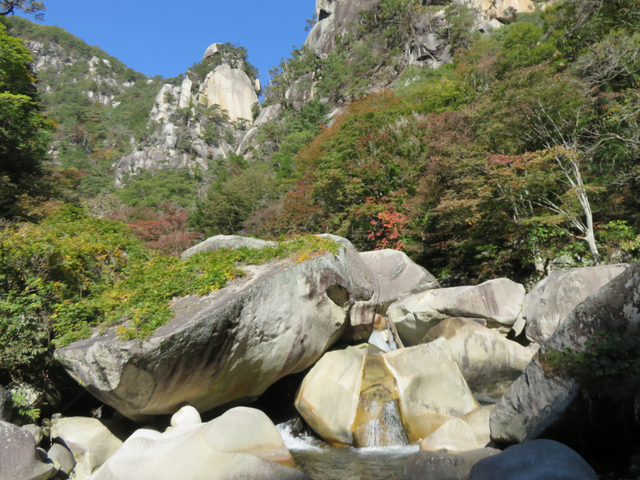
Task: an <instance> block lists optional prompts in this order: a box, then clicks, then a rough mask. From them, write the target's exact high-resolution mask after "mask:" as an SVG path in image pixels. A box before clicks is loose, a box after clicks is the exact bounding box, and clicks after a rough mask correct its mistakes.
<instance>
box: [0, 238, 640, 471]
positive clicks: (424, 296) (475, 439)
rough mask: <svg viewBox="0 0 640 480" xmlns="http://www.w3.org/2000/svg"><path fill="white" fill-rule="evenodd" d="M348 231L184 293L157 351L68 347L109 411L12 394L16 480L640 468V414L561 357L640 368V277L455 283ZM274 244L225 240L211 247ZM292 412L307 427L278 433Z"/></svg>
mask: <svg viewBox="0 0 640 480" xmlns="http://www.w3.org/2000/svg"><path fill="white" fill-rule="evenodd" d="M329 238H331V239H332V240H333V241H335V242H336V243H337V244H338V246H339V248H338V249H337V250H336V252H335V253H331V252H327V253H325V254H323V255H319V256H313V257H311V258H306V259H302V260H303V261H300V260H301V259H298V261H294V260H291V259H284V260H278V261H274V262H270V263H268V264H264V265H259V266H252V267H246V268H245V273H246V276H245V277H242V278H240V279H238V280H235V281H234V282H232V283H231V284H230V285H229V286H228V287H226V288H224V289H222V290H219V291H217V292H214V293H212V294H209V295H206V296H202V297H198V296H191V297H186V298H182V299H175V301H174V302H173V306H172V308H173V309H174V318H173V320H172V321H171V322H170V323H168V324H167V325H165V326H163V327H161V328H160V329H158V330H157V331H156V332H155V333H154V334H152V335H151V337H149V338H148V339H146V340H121V339H120V338H119V337H118V335H117V330H116V329H115V328H114V329H112V330H107V331H96V332H95V333H94V335H93V336H92V337H91V338H90V339H87V340H82V341H79V342H76V343H73V344H71V345H69V346H67V347H65V348H62V349H60V350H58V351H57V352H56V358H57V359H58V361H59V362H60V363H61V364H62V365H64V366H65V368H66V369H67V371H68V372H69V373H70V375H71V376H72V377H73V378H75V379H76V380H77V381H78V382H79V383H80V385H82V386H83V387H84V388H85V389H86V390H87V391H88V392H89V393H90V394H91V395H92V396H93V397H95V399H97V401H98V403H97V405H100V404H102V405H103V407H100V408H98V410H95V411H94V412H93V415H94V417H101V418H90V417H89V415H88V414H87V415H86V416H84V417H83V416H80V417H78V416H75V417H65V416H56V417H54V418H52V419H51V420H50V421H49V420H48V419H47V422H43V423H42V425H25V426H22V427H20V426H17V425H14V424H12V423H9V422H10V421H14V422H16V423H21V422H20V421H19V416H15V415H12V412H11V408H10V401H9V400H8V401H7V402H5V403H4V405H5V406H4V407H3V408H0V411H1V412H2V418H0V421H2V423H1V424H0V426H2V428H1V429H0V439H1V440H2V442H3V444H4V445H5V447H6V448H5V449H4V450H0V479H2V480H14V479H15V480H25V479H49V478H57V479H63V478H75V479H76V480H81V479H92V480H112V479H113V480H115V479H119V480H127V479H129V478H131V479H132V480H133V479H136V480H140V479H143V480H144V479H149V480H152V479H156V478H157V479H164V480H166V479H174V478H175V479H180V480H189V479H193V480H198V479H203V478H207V479H236V478H246V479H254V478H255V479H258V478H260V479H267V478H274V479H275V478H278V479H283V478H291V479H298V478H299V479H306V478H314V479H317V480H318V479H351V478H354V479H356V478H361V479H378V478H380V479H382V478H385V479H396V478H397V479H401V478H402V479H409V480H414V479H415V480H419V479H431V480H433V479H465V478H469V479H472V480H480V479H485V478H487V479H488V478H502V479H511V478H514V479H515V478H518V479H519V480H522V479H524V480H526V479H528V478H531V479H534V478H549V479H553V478H558V479H560V478H562V479H573V478H575V479H589V478H597V476H596V474H595V472H594V470H593V469H592V468H591V466H589V464H588V463H587V462H586V461H585V460H584V459H583V458H582V457H581V456H580V455H579V454H578V453H576V451H578V452H580V453H581V454H583V455H584V456H585V457H586V458H587V459H588V460H590V461H596V460H597V459H598V458H599V457H598V454H599V456H600V457H606V456H607V455H609V454H608V453H607V452H608V450H607V449H610V451H614V450H616V449H617V451H618V457H619V458H623V459H624V458H626V460H624V461H623V462H622V463H623V464H624V468H625V469H627V470H626V472H627V473H629V475H632V474H633V471H634V470H633V469H634V468H637V467H634V464H635V463H634V462H636V460H634V458H635V457H634V456H633V454H634V452H633V449H634V448H635V447H636V446H637V445H640V435H638V428H637V426H636V425H637V420H636V419H635V418H634V417H633V413H634V412H635V410H634V409H633V408H631V409H629V408H628V407H629V405H626V404H625V405H622V406H621V408H620V409H618V411H616V412H612V411H611V410H612V409H611V408H610V405H611V400H610V399H609V400H607V399H605V398H604V397H603V398H601V396H599V395H595V394H594V393H593V391H592V390H588V389H587V388H586V387H587V386H586V384H585V385H582V383H581V382H583V383H584V381H583V379H582V378H578V377H576V376H575V375H573V374H572V373H571V371H567V372H561V371H559V367H558V364H557V362H556V363H552V362H551V360H553V359H554V358H556V359H557V357H558V354H561V353H562V352H571V354H572V355H574V354H579V353H580V352H585V354H586V355H592V353H593V351H594V350H593V349H594V346H593V345H594V343H593V341H590V339H598V338H605V339H612V338H613V339H614V340H615V341H617V342H619V343H618V344H616V345H619V346H620V345H627V344H628V345H630V346H628V349H629V350H630V351H631V353H630V355H631V357H632V356H633V354H634V353H633V348H635V347H634V345H635V343H634V342H635V340H634V339H635V338H636V337H637V335H638V328H639V327H638V325H640V313H638V312H640V266H639V265H638V264H633V265H610V266H603V267H592V268H581V269H572V270H568V271H560V272H555V273H553V274H551V275H550V276H549V277H547V278H546V279H544V280H543V281H542V282H540V283H539V284H538V285H537V286H536V287H535V288H533V289H532V290H531V291H530V292H528V293H527V292H526V291H525V288H524V287H523V286H522V285H519V284H517V283H515V282H512V281H511V280H508V279H494V280H491V281H489V282H485V283H483V284H481V285H470V286H462V287H455V288H440V286H439V284H438V282H437V280H436V279H435V278H434V277H433V276H432V275H431V274H430V273H429V272H428V271H427V270H425V269H424V268H422V267H420V266H418V265H416V264H414V263H413V262H412V261H411V260H410V259H409V258H408V257H407V256H406V255H404V254H402V253H400V252H396V251H390V250H383V251H378V252H366V253H358V252H357V251H356V250H355V249H354V248H353V246H352V245H351V244H350V243H349V242H348V241H346V240H345V239H342V238H339V237H333V236H329ZM262 246H263V244H262V243H261V242H255V241H249V240H247V239H242V238H239V237H214V238H212V239H209V240H207V241H206V242H205V243H203V244H202V245H200V246H198V247H196V250H198V249H200V250H203V249H204V250H206V249H216V248H232V249H233V248H262ZM603 332H604V333H603ZM616 339H617V340H616ZM621 339H622V340H621ZM607 341H609V340H607ZM620 342H622V343H620ZM625 342H626V343H625ZM605 345H606V346H607V348H609V349H611V348H614V347H612V346H611V345H608V344H605ZM625 348H626V347H625ZM619 350H624V349H623V348H620V349H619ZM554 355H555V356H554ZM583 357H584V355H583ZM631 357H630V358H631ZM572 358H573V357H572ZM594 358H595V361H599V360H600V357H598V356H596V357H594ZM550 359H551V360H550ZM627 360H629V359H628V358H627ZM616 361H617V363H616V365H618V367H619V369H621V368H622V366H623V364H622V362H623V359H622V358H617V360H616ZM625 365H626V364H625ZM629 365H630V364H629ZM603 368H604V369H605V370H606V368H607V367H606V365H605V366H603ZM605 370H603V373H604V372H605ZM572 375H573V376H572ZM618 375H619V377H615V378H614V380H615V379H616V378H617V379H627V380H629V379H631V380H633V378H635V377H633V375H629V374H628V372H625V371H618ZM625 375H626V376H625ZM609 377H610V376H607V379H608V380H607V381H608V382H609V383H606V384H605V383H603V385H607V386H610V385H612V384H611V379H610V378H609ZM291 379H297V380H291ZM282 382H285V383H286V384H287V387H286V388H285V389H284V390H276V391H275V393H274V391H272V390H273V388H274V387H276V386H278V385H281V384H282ZM629 385H631V387H632V386H633V382H632V381H631V383H630V384H629ZM2 391H3V390H2ZM2 391H0V393H2ZM267 391H268V392H267ZM265 392H267V394H265ZM267 396H268V397H269V398H270V401H271V403H272V405H271V406H270V407H269V408H262V404H261V401H262V402H264V399H265V398H266V397H267ZM261 398H262V400H259V399H261ZM627 400H628V399H627ZM631 400H633V398H632V399H631ZM256 401H257V403H255V402H256ZM607 402H609V403H607ZM633 404H634V403H633V401H631V406H633ZM237 405H248V407H244V406H243V407H238V406H237ZM274 405H275V407H274ZM0 406H2V405H0ZM294 406H295V411H294V410H293V407H294ZM254 407H255V408H254ZM585 408H588V409H590V410H589V412H591V413H590V414H589V415H585V414H584V412H585V411H586V410H585ZM594 408H595V410H594ZM625 408H626V410H625ZM103 409H104V412H115V413H113V414H109V413H104V415H101V412H102V411H103ZM264 411H268V413H269V414H270V415H271V417H272V418H269V416H267V415H265V413H264ZM594 411H595V412H596V413H595V414H594V413H593V412H594ZM284 412H289V413H284ZM291 412H295V413H291ZM63 413H64V412H63ZM292 414H294V415H295V416H296V417H297V420H296V423H295V425H296V427H295V428H293V423H291V422H289V423H282V424H280V425H278V427H276V426H275V424H274V421H273V420H276V417H278V418H282V417H283V416H286V415H289V416H291V415H292ZM201 415H202V416H204V418H205V421H203V420H202V418H201ZM111 417H112V418H111ZM3 420H6V421H3ZM543 439H544V440H543ZM556 440H559V441H560V442H561V443H558V442H557V441H556ZM38 445H40V446H41V447H42V448H40V449H37V448H36V447H37V446H38ZM509 445H513V446H511V447H509ZM507 447H508V448H507ZM503 450H504V451H503ZM625 462H626V463H625ZM636 463H640V462H636ZM629 469H630V470H629ZM630 478H631V477H630Z"/></svg>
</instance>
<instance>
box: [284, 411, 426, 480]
mask: <svg viewBox="0 0 640 480" xmlns="http://www.w3.org/2000/svg"><path fill="white" fill-rule="evenodd" d="M277 428H278V430H279V431H280V435H281V436H282V438H283V440H284V443H285V446H286V447H287V448H288V449H289V451H290V452H291V455H293V458H294V460H295V462H296V468H299V469H300V470H302V471H303V472H305V473H306V474H308V475H309V476H311V478H313V480H361V479H362V480H378V479H379V480H383V479H385V480H402V479H403V478H404V476H403V472H404V467H405V465H406V463H407V459H408V458H409V456H411V455H412V454H413V453H415V452H417V451H419V450H420V446H419V445H404V446H397V447H373V448H353V447H342V448H340V447H331V446H327V445H326V444H323V443H322V442H320V441H318V440H317V439H315V438H313V437H311V436H305V435H300V436H293V435H292V434H291V427H290V425H289V424H288V423H282V424H280V425H278V426H277Z"/></svg>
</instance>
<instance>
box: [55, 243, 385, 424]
mask: <svg viewBox="0 0 640 480" xmlns="http://www.w3.org/2000/svg"><path fill="white" fill-rule="evenodd" d="M245 272H246V277H242V278H237V279H236V280H234V281H232V282H231V283H230V285H229V286H227V287H226V288H224V289H221V290H219V291H216V292H214V293H212V294H210V295H207V296H204V297H198V296H190V297H186V298H181V299H176V300H175V301H174V303H173V305H172V308H173V310H174V312H175V315H174V318H173V319H172V320H171V321H170V322H169V323H168V324H167V325H164V326H163V327H160V328H159V329H158V330H157V331H156V332H155V333H154V334H152V335H151V336H150V337H149V338H148V339H146V340H128V341H123V340H120V339H118V338H117V335H116V329H115V328H112V329H109V330H108V331H106V332H105V333H104V334H99V333H96V334H95V336H93V337H92V338H90V339H87V340H81V341H78V342H75V343H73V344H71V345H69V346H67V347H64V348H61V349H59V350H57V351H56V358H57V359H58V360H59V361H60V363H62V364H63V365H64V367H65V368H66V369H67V370H68V371H69V372H70V373H71V375H72V376H73V377H74V378H76V379H77V380H78V381H79V382H80V383H81V384H82V385H83V386H84V387H86V388H87V390H88V391H89V392H90V393H92V394H93V395H94V396H96V397H97V398H99V399H100V400H101V401H103V402H104V403H106V404H109V405H111V406H113V407H114V408H116V409H118V410H119V411H120V412H121V413H122V414H124V415H125V416H128V417H130V418H132V419H136V420H144V419H145V416H148V415H157V414H173V413H175V412H176V411H177V410H178V409H179V408H180V407H182V406H183V405H185V404H189V405H193V406H194V407H195V408H197V409H198V410H199V411H206V410H209V409H212V408H214V407H216V406H219V405H223V404H226V403H229V402H232V401H237V400H241V399H244V400H246V401H249V400H252V399H255V398H256V397H258V396H259V395H261V394H262V393H264V391H265V390H266V389H267V388H268V387H269V386H270V385H271V384H273V383H274V382H275V381H277V380H279V379H280V378H282V377H284V376H285V375H288V374H290V373H296V372H300V371H302V370H305V369H306V368H308V367H309V366H311V365H312V364H313V363H315V362H316V361H317V360H318V359H319V358H320V357H321V356H322V354H323V353H324V352H325V351H326V350H327V349H328V348H329V347H330V346H332V345H333V344H334V343H335V342H336V341H337V340H338V339H339V338H340V336H341V335H342V334H343V333H344V332H345V331H346V330H347V328H348V327H350V322H349V319H352V318H355V317H356V315H351V310H353V309H356V308H357V307H358V304H359V303H361V302H365V301H367V300H369V299H371V298H372V296H373V294H374V288H373V286H372V284H371V283H370V281H371V279H372V274H371V273H370V272H369V270H368V269H367V268H366V266H365V265H364V263H363V262H362V260H361V259H360V256H359V254H358V252H356V251H355V249H354V248H353V247H352V246H351V244H349V243H348V242H347V241H346V240H344V241H343V242H342V243H341V244H340V247H339V249H338V253H337V254H336V255H334V254H332V253H326V254H323V255H319V256H316V257H313V258H311V259H309V260H307V261H303V262H296V261H294V260H293V259H284V260H277V261H272V262H270V263H267V264H263V265H255V266H249V267H245ZM365 310H366V309H365ZM362 311H363V310H362V309H360V312H362ZM362 317H363V314H361V315H360V316H359V317H358V318H359V321H360V322H364V321H365V319H363V318H362ZM370 317H371V318H369V319H368V321H369V330H370V329H371V324H372V323H373V311H371V315H370Z"/></svg>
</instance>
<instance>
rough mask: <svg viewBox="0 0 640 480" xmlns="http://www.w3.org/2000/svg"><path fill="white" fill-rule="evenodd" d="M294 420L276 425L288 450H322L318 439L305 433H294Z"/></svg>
mask: <svg viewBox="0 0 640 480" xmlns="http://www.w3.org/2000/svg"><path fill="white" fill-rule="evenodd" d="M294 422H295V421H294V420H289V421H287V422H284V423H280V424H278V425H276V429H277V430H278V433H280V436H281V437H282V440H283V441H284V446H285V447H287V449H288V450H320V449H321V447H320V445H321V442H320V441H319V440H318V439H316V438H314V437H312V436H311V435H306V434H304V433H302V434H294V433H293V425H294Z"/></svg>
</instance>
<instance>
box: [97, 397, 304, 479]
mask: <svg viewBox="0 0 640 480" xmlns="http://www.w3.org/2000/svg"><path fill="white" fill-rule="evenodd" d="M285 454H286V455H285ZM283 456H284V457H286V458H287V461H290V459H291V456H290V454H289V452H288V451H287V450H286V448H285V447H284V443H283V441H282V438H281V437H280V434H279V433H278V431H277V430H276V427H275V426H274V425H273V423H271V421H270V420H269V418H268V417H267V416H266V415H265V414H264V413H262V412H260V411H259V410H254V409H249V408H235V409H231V410H229V411H228V412H227V413H225V414H224V415H222V416H220V417H218V418H216V419H215V420H212V421H211V422H208V423H206V424H199V425H197V424H196V425H185V426H178V427H176V428H173V429H171V430H169V431H167V432H166V433H160V432H156V431H153V430H144V429H142V430H137V431H136V432H135V433H134V434H133V435H132V436H131V437H129V438H128V439H127V441H126V442H125V443H124V445H123V446H122V448H121V449H120V450H119V451H118V452H117V453H116V454H115V455H114V456H113V457H111V458H110V459H109V461H107V463H105V464H104V466H103V467H102V468H100V470H98V471H97V472H96V473H95V474H94V475H93V477H92V480H138V479H141V478H149V479H151V478H158V479H160V478H163V479H174V478H175V479H178V478H179V479H181V480H200V479H204V478H206V479H211V480H228V479H240V478H242V479H246V480H263V479H264V480H268V479H273V480H276V479H286V480H310V479H309V477H308V476H307V475H306V474H304V473H302V472H300V471H298V470H295V469H293V468H289V467H286V466H283V465H279V464H278V463H275V462H274V461H270V460H269V459H283Z"/></svg>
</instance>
